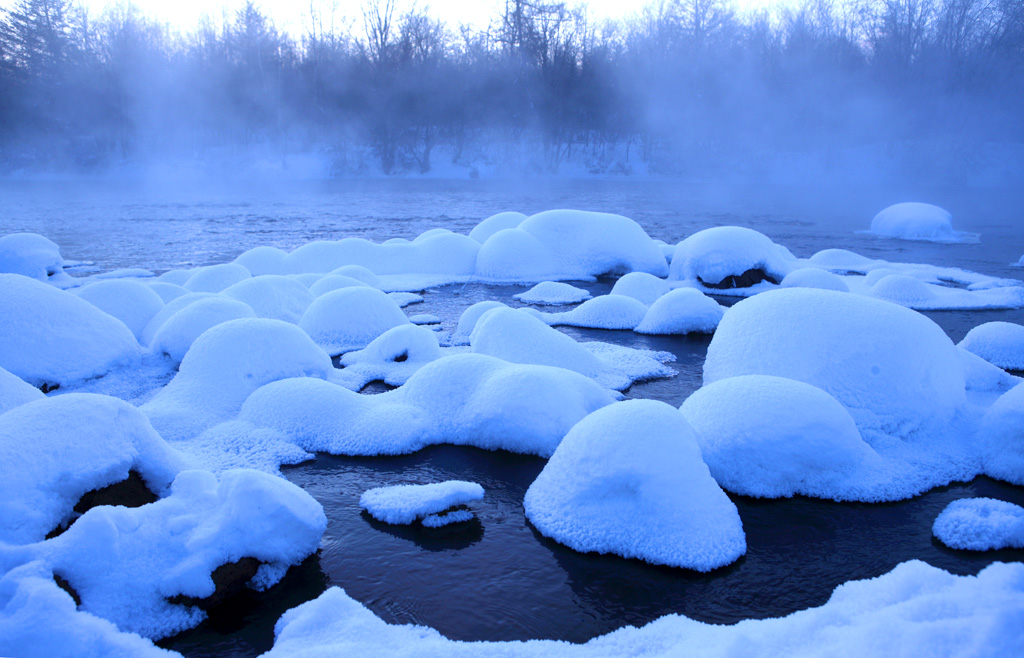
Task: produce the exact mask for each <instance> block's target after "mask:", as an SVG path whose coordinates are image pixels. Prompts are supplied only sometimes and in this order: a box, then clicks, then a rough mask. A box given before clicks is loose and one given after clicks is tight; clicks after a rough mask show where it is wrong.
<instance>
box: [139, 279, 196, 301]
mask: <svg viewBox="0 0 1024 658" xmlns="http://www.w3.org/2000/svg"><path fill="white" fill-rule="evenodd" d="M145 285H147V286H149V288H150V289H151V290H152V291H153V292H155V293H156V294H158V295H160V299H162V300H163V302H164V304H167V303H168V302H170V301H172V300H174V299H177V298H178V297H181V296H182V295H187V294H189V292H188V288H185V287H184V286H179V285H175V284H173V283H167V282H166V281H154V280H150V281H146V282H145Z"/></svg>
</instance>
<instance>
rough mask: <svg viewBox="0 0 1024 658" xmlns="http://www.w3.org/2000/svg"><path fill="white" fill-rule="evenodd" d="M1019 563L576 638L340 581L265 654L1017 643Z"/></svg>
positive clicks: (1014, 647) (824, 651)
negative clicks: (420, 614) (505, 627)
mask: <svg viewBox="0 0 1024 658" xmlns="http://www.w3.org/2000/svg"><path fill="white" fill-rule="evenodd" d="M1022 615H1024V565H1022V564H1019V563H1011V564H1003V563H999V562H997V563H994V564H992V565H989V566H988V567H986V568H985V569H983V570H982V571H981V572H980V573H979V574H978V575H977V576H956V575H953V574H950V573H947V572H945V571H943V570H942V569H939V568H936V567H933V566H931V565H928V564H926V563H924V562H920V561H916V560H915V561H910V562H904V563H901V564H899V565H897V566H896V567H895V568H894V569H893V570H892V571H890V572H889V573H887V574H884V575H882V576H879V577H877V578H872V579H868V580H859V581H851V582H848V583H844V584H842V585H840V586H839V587H837V588H836V589H835V591H834V592H833V593H832V596H831V598H830V599H829V600H828V601H827V602H826V603H825V604H824V605H822V606H821V607H818V608H810V609H807V610H801V611H799V612H795V613H793V614H791V615H788V616H786V617H781V618H774V619H751V620H747V621H741V622H739V623H738V624H733V625H719V624H705V623H702V622H699V621H695V620H692V619H689V618H687V617H683V616H680V615H667V616H665V617H662V618H660V619H658V620H655V621H653V622H651V623H650V624H647V625H646V626H643V627H641V628H635V627H632V626H627V627H625V628H622V629H619V630H617V631H614V632H612V633H609V634H607V635H602V636H600V637H597V638H594V639H592V640H590V641H589V642H587V643H586V644H582V645H579V644H571V643H568V642H557V641H551V640H532V641H529V642H456V641H453V640H449V639H448V638H445V637H444V636H442V635H441V634H440V633H438V632H437V631H435V630H432V629H430V628H426V627H424V626H410V625H406V626H397V625H391V624H387V623H385V622H384V621H383V620H381V619H380V618H379V617H377V616H375V615H374V614H373V613H372V612H370V611H369V610H368V609H367V608H365V607H364V606H363V605H362V604H360V603H359V602H357V601H355V600H354V599H352V598H350V597H349V596H348V595H347V594H345V592H344V590H342V589H340V588H338V587H332V588H330V589H329V590H327V591H326V592H324V593H323V594H321V595H320V597H319V598H317V599H314V600H313V601H309V602H307V603H304V604H302V605H300V606H298V607H296V608H293V609H292V610H289V611H288V612H287V613H285V614H284V616H282V617H281V619H280V620H279V621H278V623H277V627H276V628H275V643H274V648H273V649H272V650H271V651H269V652H268V653H267V654H265V658H299V657H302V658H328V657H332V656H338V655H359V656H381V655H386V656H391V657H394V658H435V657H436V658H441V657H444V658H470V657H473V658H476V657H480V658H483V657H485V656H503V657H506V658H519V657H522V658H541V657H543V658H563V657H564V658H619V657H621V656H641V655H642V656H644V657H645V658H661V657H664V658H670V657H675V656H679V655H681V654H682V653H684V652H687V653H693V654H694V655H700V656H702V657H703V658H717V657H721V658H726V657H729V656H737V655H751V656H762V657H765V658H804V657H808V658H810V657H812V656H840V655H849V656H855V655H856V656H866V655H870V656H919V655H935V656H960V655H964V656H1010V655H1014V654H1017V653H1020V648H1021V638H1020V618H1021V616H1022Z"/></svg>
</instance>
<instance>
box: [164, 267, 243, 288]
mask: <svg viewBox="0 0 1024 658" xmlns="http://www.w3.org/2000/svg"><path fill="white" fill-rule="evenodd" d="M249 278H252V273H251V272H249V270H247V269H245V268H244V267H242V266H241V265H239V264H238V263H221V264H220V265H209V266H207V267H200V268H198V269H196V270H195V271H194V272H193V273H192V276H190V277H189V278H188V280H187V281H185V283H183V284H181V285H182V286H184V287H185V288H186V289H188V290H191V291H192V292H220V291H221V290H224V289H225V288H227V287H229V286H232V285H234V284H236V283H238V282H239V281H244V280H246V279H249Z"/></svg>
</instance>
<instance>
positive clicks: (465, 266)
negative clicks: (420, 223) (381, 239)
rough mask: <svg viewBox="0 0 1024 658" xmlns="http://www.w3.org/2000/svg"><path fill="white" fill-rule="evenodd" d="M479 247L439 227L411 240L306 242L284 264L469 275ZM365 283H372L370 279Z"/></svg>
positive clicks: (297, 268)
mask: <svg viewBox="0 0 1024 658" xmlns="http://www.w3.org/2000/svg"><path fill="white" fill-rule="evenodd" d="M479 249H480V244H479V243H478V242H477V241H476V240H472V239H470V238H469V237H467V236H465V235H458V234H456V233H452V232H451V231H448V230H444V229H439V230H433V231H426V232H424V233H423V234H421V235H420V236H418V237H417V238H416V239H415V240H412V241H408V240H401V241H388V242H385V243H383V244H377V243H374V242H370V241H369V240H365V239H363V238H344V239H342V240H337V241H327V240H319V241H316V242H310V243H308V244H305V245H303V246H301V247H299V248H298V249H296V250H295V251H293V252H291V253H290V254H288V256H287V257H286V258H285V262H284V265H285V269H286V271H287V272H288V273H291V274H301V273H311V272H315V273H319V274H327V273H329V272H334V273H337V274H344V275H345V276H353V274H349V273H347V272H344V271H340V270H339V268H342V267H344V266H346V265H357V266H360V267H363V268H365V269H367V270H369V271H370V272H371V273H373V274H375V275H387V274H444V275H451V276H471V275H472V274H473V271H474V268H475V266H476V260H477V251H478V250H479ZM353 278H360V277H357V276H353ZM367 283H370V284H371V285H375V284H374V283H373V282H370V281H368V282H367Z"/></svg>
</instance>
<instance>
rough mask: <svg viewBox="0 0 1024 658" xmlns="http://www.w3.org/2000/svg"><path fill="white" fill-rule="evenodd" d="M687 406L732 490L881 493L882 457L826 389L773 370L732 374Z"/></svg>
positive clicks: (707, 453) (871, 497) (717, 474)
mask: <svg viewBox="0 0 1024 658" xmlns="http://www.w3.org/2000/svg"><path fill="white" fill-rule="evenodd" d="M681 411H682V413H683V416H685V417H686V419H687V420H688V421H689V422H690V425H692V426H693V428H694V429H695V430H696V431H697V441H698V443H699V444H700V449H701V454H702V455H703V457H704V461H705V462H707V464H708V467H709V468H710V469H711V474H712V475H713V476H714V478H715V480H716V481H717V482H718V484H720V485H721V486H722V487H724V488H725V489H727V490H729V491H732V492H734V493H738V494H742V495H745V496H757V497H762V498H779V497H788V496H794V495H797V494H800V495H805V496H815V497H818V498H831V499H834V500H864V501H877V500H879V499H880V497H879V495H878V492H877V487H872V484H873V483H874V480H875V478H876V477H877V476H878V475H879V473H880V472H881V471H884V470H885V468H884V466H885V465H884V464H883V462H882V459H881V458H880V457H879V456H878V454H877V453H876V452H875V451H874V450H872V449H871V447H870V446H868V444H866V443H865V442H864V440H863V439H862V438H861V436H860V432H859V431H858V430H857V426H856V425H855V424H854V422H853V418H852V417H850V414H849V412H847V411H846V409H844V408H843V406H842V405H841V404H839V402H837V401H836V399H835V398H833V397H832V396H831V395H829V394H828V393H826V392H825V391H823V390H821V389H820V388H817V387H814V386H811V385H809V384H804V383H803V382H798V381H796V380H793V379H784V378H782V377H772V376H766V375H744V376H740V377H729V378H728V379H721V380H719V381H716V382H715V383H713V384H709V385H707V386H704V387H703V388H701V389H700V390H698V391H696V392H695V393H694V394H693V395H691V396H690V397H689V398H687V400H686V402H684V403H683V406H682V408H681Z"/></svg>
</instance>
